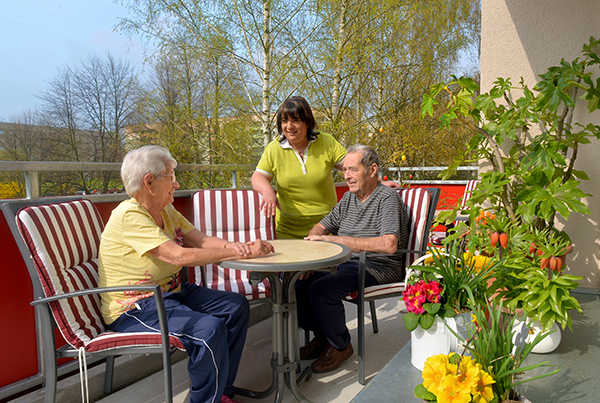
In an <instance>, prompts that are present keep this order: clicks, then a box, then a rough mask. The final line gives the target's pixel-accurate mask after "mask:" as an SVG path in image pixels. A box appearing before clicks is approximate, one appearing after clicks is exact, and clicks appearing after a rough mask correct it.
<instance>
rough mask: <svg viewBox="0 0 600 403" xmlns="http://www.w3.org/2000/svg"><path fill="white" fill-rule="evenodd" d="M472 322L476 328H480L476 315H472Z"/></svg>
mask: <svg viewBox="0 0 600 403" xmlns="http://www.w3.org/2000/svg"><path fill="white" fill-rule="evenodd" d="M471 318H472V320H471V322H473V324H475V328H478V327H479V321H478V320H477V316H475V315H474V314H471Z"/></svg>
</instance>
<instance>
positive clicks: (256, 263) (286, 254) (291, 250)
mask: <svg viewBox="0 0 600 403" xmlns="http://www.w3.org/2000/svg"><path fill="white" fill-rule="evenodd" d="M269 242H270V243H271V244H272V245H273V247H274V248H275V253H271V254H269V255H266V256H260V257H257V258H254V259H243V260H228V261H224V262H221V266H223V267H227V268H229V269H238V270H248V271H258V272H273V271H301V270H316V269H321V268H324V267H330V266H335V265H338V264H340V263H343V262H345V261H346V260H348V259H350V257H351V256H352V252H351V250H350V248H349V247H347V246H346V245H341V244H337V243H333V242H323V241H305V240H302V239H275V240H272V241H269Z"/></svg>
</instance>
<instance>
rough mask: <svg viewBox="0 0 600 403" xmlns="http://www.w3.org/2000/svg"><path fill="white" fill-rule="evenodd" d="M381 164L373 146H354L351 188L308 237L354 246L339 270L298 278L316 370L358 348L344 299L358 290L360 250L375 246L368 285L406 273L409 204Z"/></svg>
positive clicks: (309, 355)
mask: <svg viewBox="0 0 600 403" xmlns="http://www.w3.org/2000/svg"><path fill="white" fill-rule="evenodd" d="M378 170H379V156H378V155H377V153H376V152H375V151H374V150H373V149H372V148H370V147H367V146H364V145H355V146H352V147H350V148H349V149H348V154H347V155H346V158H345V159H344V164H343V172H344V177H345V179H346V182H347V183H348V187H349V188H350V191H349V192H346V194H344V196H343V197H342V199H341V200H340V202H339V203H338V204H337V205H336V206H335V207H334V208H333V210H332V211H331V213H329V214H328V215H327V216H326V217H325V218H323V220H321V222H320V223H318V224H317V225H315V226H314V227H313V228H312V230H311V231H310V232H309V234H308V236H307V237H306V239H307V240H311V241H332V242H337V243H342V244H345V245H347V246H349V247H350V249H351V250H352V252H353V257H352V259H351V260H349V261H347V262H345V263H342V264H340V265H339V266H338V269H337V274H336V275H331V274H327V273H321V272H315V273H307V274H305V275H303V276H302V277H301V278H300V280H298V282H297V284H296V292H297V300H298V319H299V325H300V327H302V328H304V329H307V330H312V331H313V332H314V334H315V337H314V338H313V339H312V340H311V342H310V343H309V344H307V345H306V346H304V347H302V348H301V349H300V356H301V359H313V358H317V359H316V360H315V361H314V362H313V363H312V365H311V367H312V369H313V371H314V372H317V373H320V372H328V371H332V370H335V369H337V368H338V367H339V366H340V364H341V363H342V361H344V360H345V359H347V358H349V357H350V356H352V354H353V352H354V350H353V348H352V344H351V343H350V333H349V331H348V328H347V327H346V316H345V312H344V304H343V302H342V299H343V298H344V297H345V296H346V295H348V294H349V293H350V292H352V291H354V290H356V287H357V282H358V256H359V254H360V252H362V251H368V252H373V253H371V254H369V259H368V263H367V273H366V278H365V285H366V286H370V285H374V284H383V283H390V282H396V281H402V280H403V279H404V253H402V252H399V250H400V249H405V248H406V244H407V239H408V226H407V221H408V217H407V209H406V206H405V205H404V203H403V202H402V200H401V199H400V196H399V195H398V193H397V191H395V190H394V189H391V188H389V187H387V186H385V185H383V184H381V183H380V181H379V178H378V175H377V173H378ZM330 234H332V235H330Z"/></svg>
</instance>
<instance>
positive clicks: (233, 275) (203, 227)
mask: <svg viewBox="0 0 600 403" xmlns="http://www.w3.org/2000/svg"><path fill="white" fill-rule="evenodd" d="M260 198H261V195H260V193H258V192H256V191H254V190H239V189H226V190H216V189H207V190H201V191H199V192H197V193H195V194H194V197H193V203H194V225H195V226H196V228H198V229H199V230H200V231H201V232H203V233H205V234H207V235H209V236H216V237H219V238H223V239H227V240H228V241H236V242H238V241H239V242H247V241H254V240H256V239H263V240H269V239H275V237H276V235H275V220H274V219H273V218H272V217H265V215H264V214H263V212H262V211H260V210H259V206H260ZM195 270H196V279H198V280H197V281H199V279H200V278H201V277H200V270H202V268H201V267H196V269H195ZM248 276H249V273H248V272H245V271H240V270H233V269H226V268H224V267H221V266H219V265H216V264H210V265H207V267H206V282H207V284H206V286H207V287H209V288H212V289H216V290H223V291H233V292H237V293H240V294H243V295H245V296H246V298H248V299H249V300H253V299H259V298H266V297H269V296H270V295H271V289H270V285H269V283H268V281H263V282H262V283H260V284H259V285H258V287H253V286H251V285H250V283H249V282H248Z"/></svg>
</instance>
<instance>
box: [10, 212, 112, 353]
mask: <svg viewBox="0 0 600 403" xmlns="http://www.w3.org/2000/svg"><path fill="white" fill-rule="evenodd" d="M17 225H18V227H19V231H20V232H21V235H22V237H23V239H24V240H25V243H26V244H27V247H28V248H29V251H30V252H31V256H32V258H33V261H34V263H35V267H36V270H37V272H38V274H39V276H40V280H41V283H42V288H43V290H44V293H45V295H46V297H50V296H54V295H58V294H64V293H66V292H71V291H78V290H84V289H88V288H95V287H97V286H98V259H97V257H98V246H99V245H100V235H101V234H102V230H103V229H104V223H103V222H102V218H101V217H100V215H99V214H98V211H97V210H96V207H95V206H94V205H93V204H92V203H91V202H89V201H87V200H77V201H71V202H65V203H59V204H48V205H39V206H30V207H26V208H24V209H22V210H21V211H19V213H18V214H17ZM50 306H51V308H52V313H53V315H54V319H55V321H56V323H57V325H58V327H59V329H60V332H61V333H62V335H63V337H64V338H65V340H66V341H67V343H69V344H70V345H71V346H73V347H75V348H79V347H83V346H84V345H86V344H87V343H89V342H90V341H91V339H93V338H94V337H96V336H97V335H98V334H100V333H101V332H103V331H104V324H103V323H102V319H101V317H102V316H101V314H100V297H99V295H97V294H96V295H88V296H84V297H80V298H68V299H64V300H61V301H57V302H52V303H51V304H50Z"/></svg>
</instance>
